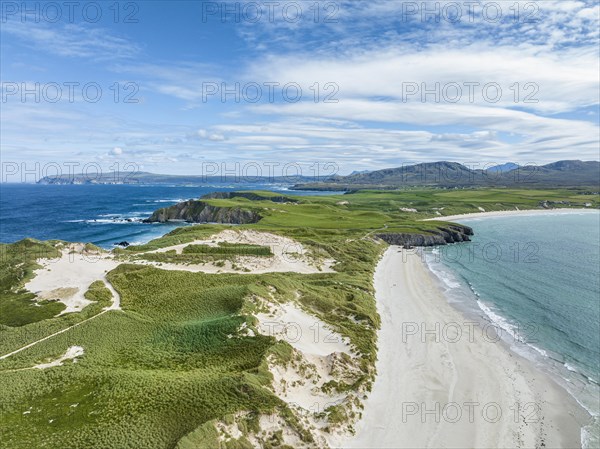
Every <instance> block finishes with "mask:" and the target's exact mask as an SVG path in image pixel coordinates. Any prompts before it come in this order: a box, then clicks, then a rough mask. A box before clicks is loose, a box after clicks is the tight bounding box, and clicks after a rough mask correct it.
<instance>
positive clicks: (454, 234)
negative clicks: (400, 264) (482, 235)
mask: <svg viewBox="0 0 600 449" xmlns="http://www.w3.org/2000/svg"><path fill="white" fill-rule="evenodd" d="M430 232H431V233H430V234H423V233H385V234H376V237H378V238H380V239H381V240H383V241H384V242H386V243H388V244H390V245H398V246H436V245H447V244H449V243H459V242H470V241H471V239H470V238H469V236H472V235H473V229H472V228H470V227H469V226H463V225H448V226H439V227H438V228H437V229H436V230H431V231H430Z"/></svg>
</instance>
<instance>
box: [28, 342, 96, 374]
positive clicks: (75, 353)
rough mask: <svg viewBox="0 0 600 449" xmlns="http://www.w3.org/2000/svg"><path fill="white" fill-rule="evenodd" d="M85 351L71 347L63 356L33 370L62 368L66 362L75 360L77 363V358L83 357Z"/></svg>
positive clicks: (41, 364)
mask: <svg viewBox="0 0 600 449" xmlns="http://www.w3.org/2000/svg"><path fill="white" fill-rule="evenodd" d="M84 352H85V351H84V350H83V348H82V347H81V346H71V347H70V348H69V349H67V352H65V353H64V354H63V355H62V356H60V357H59V358H57V359H56V360H53V361H51V362H48V363H40V364H39V365H35V366H34V367H33V368H37V369H46V368H52V367H54V366H62V364H63V362H64V361H65V360H73V361H76V359H77V357H81V356H82V355H83V353H84Z"/></svg>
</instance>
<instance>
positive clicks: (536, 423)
mask: <svg viewBox="0 0 600 449" xmlns="http://www.w3.org/2000/svg"><path fill="white" fill-rule="evenodd" d="M375 290H376V300H377V308H378V311H379V313H380V315H381V319H382V325H381V330H380V331H379V343H378V346H379V351H378V361H377V365H376V366H377V372H378V375H377V377H376V379H375V383H374V385H373V390H372V392H371V394H370V395H369V397H368V398H367V399H366V401H365V402H364V405H365V409H364V411H363V417H362V419H361V420H360V421H359V422H358V423H357V425H356V435H355V436H353V437H348V438H346V439H345V441H339V442H337V441H336V442H335V444H333V445H332V446H334V447H344V448H346V447H349V448H350V447H354V448H364V447H381V448H386V447H387V448H391V447H394V448H400V447H405V448H409V447H410V448H417V447H454V448H464V447H477V448H493V447H495V448H509V447H542V446H545V447H552V448H560V447H568V448H571V447H581V444H582V441H581V437H582V427H583V426H584V425H586V423H587V421H589V419H590V415H589V414H588V412H587V411H586V410H585V409H583V407H581V406H580V404H579V403H577V401H576V400H575V398H573V397H572V396H571V395H570V394H569V393H568V392H567V391H566V390H565V389H564V388H562V387H561V386H560V385H558V384H557V383H556V382H555V381H554V380H553V379H552V378H551V377H550V376H548V375H547V374H545V373H543V372H542V371H541V370H540V369H539V368H537V367H536V366H534V364H533V363H532V362H530V361H529V360H527V359H525V358H523V357H521V356H520V355H518V354H516V353H514V352H512V351H511V350H510V349H509V348H508V347H507V345H506V344H505V343H504V342H503V341H502V340H495V341H490V338H489V336H486V335H485V334H484V333H483V332H482V329H480V328H478V327H472V326H469V328H470V330H471V332H470V333H467V330H468V329H467V327H465V325H464V323H465V322H468V320H467V319H466V317H465V316H463V314H462V313H461V312H460V311H458V310H457V309H456V308H454V307H452V306H451V305H450V303H448V301H447V299H446V298H445V296H444V294H443V292H442V290H441V288H440V286H439V285H438V279H437V278H436V277H435V274H434V273H433V272H432V271H431V270H430V269H429V268H428V267H427V265H426V264H425V262H424V261H422V259H421V257H420V256H419V255H418V254H415V253H414V252H407V251H402V250H400V248H398V247H394V246H391V247H390V248H388V249H387V250H386V252H385V254H384V256H383V258H382V259H381V260H380V262H379V264H378V266H377V271H376V274H375ZM475 404H477V405H475ZM498 411H500V415H498V413H497V412H498ZM496 416H499V417H498V418H497V419H496ZM382 417H386V420H385V423H391V424H387V425H386V424H385V423H384V422H383V421H382Z"/></svg>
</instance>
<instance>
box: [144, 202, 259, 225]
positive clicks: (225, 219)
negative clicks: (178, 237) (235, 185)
mask: <svg viewBox="0 0 600 449" xmlns="http://www.w3.org/2000/svg"><path fill="white" fill-rule="evenodd" d="M261 218H262V217H261V216H260V214H258V213H257V212H255V211H253V210H247V209H242V208H240V207H219V206H212V205H210V204H208V203H206V202H205V201H198V200H189V201H184V202H183V203H178V204H175V205H174V206H171V207H164V208H162V209H158V210H156V211H154V213H153V214H152V215H151V216H150V218H148V219H146V220H144V223H166V222H168V221H186V222H189V223H227V224H247V223H256V222H258V221H259V220H260V219H261Z"/></svg>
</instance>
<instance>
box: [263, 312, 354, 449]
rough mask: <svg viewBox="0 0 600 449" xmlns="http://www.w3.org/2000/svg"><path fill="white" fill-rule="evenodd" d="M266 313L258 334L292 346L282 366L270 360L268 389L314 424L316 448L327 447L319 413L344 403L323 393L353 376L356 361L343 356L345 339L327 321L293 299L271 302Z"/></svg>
mask: <svg viewBox="0 0 600 449" xmlns="http://www.w3.org/2000/svg"><path fill="white" fill-rule="evenodd" d="M270 308H271V310H272V312H271V313H269V314H266V313H260V314H257V315H256V317H257V318H258V320H259V325H258V329H259V332H260V333H261V334H263V335H269V336H272V337H275V338H277V339H278V340H283V341H285V342H287V343H289V344H290V346H292V347H293V348H294V355H293V360H292V362H290V363H288V364H286V365H281V364H280V363H274V361H273V360H269V371H270V372H271V374H272V375H273V383H272V386H273V390H274V392H275V394H276V395H277V396H278V397H279V398H280V399H282V400H283V401H285V402H286V403H287V404H288V405H289V406H290V407H291V408H292V409H293V410H294V411H295V412H296V414H297V416H299V417H302V419H303V420H304V421H305V423H306V424H308V425H309V426H310V427H312V428H313V435H314V436H315V437H317V439H318V442H319V446H321V447H325V446H327V437H328V436H329V434H327V433H326V432H324V431H323V430H322V428H323V427H325V426H326V425H327V422H326V420H324V419H323V418H320V417H318V414H319V413H321V412H323V411H325V410H326V409H327V408H328V407H331V406H333V405H338V404H341V403H343V402H344V401H346V400H347V399H348V397H349V395H348V393H336V392H328V393H326V392H324V391H323V390H322V387H323V385H324V384H325V383H327V382H330V381H337V382H344V378H345V376H347V375H350V376H351V375H353V374H356V372H357V371H358V370H359V369H358V368H357V367H356V366H355V359H352V360H353V361H350V362H348V358H347V357H346V361H343V360H342V358H343V357H342V354H346V355H348V356H350V357H353V356H354V353H353V351H352V349H351V347H350V345H349V343H348V341H347V339H345V338H344V337H342V336H341V335H340V334H338V333H336V332H335V331H333V330H332V329H331V328H330V327H329V326H328V325H327V324H326V323H324V322H323V321H321V320H319V319H318V318H317V317H315V316H312V315H310V314H308V313H306V312H304V311H303V310H301V309H300V308H299V307H297V306H296V305H295V304H293V303H287V304H282V305H279V304H270Z"/></svg>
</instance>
